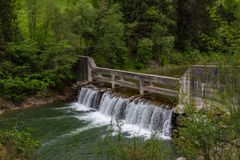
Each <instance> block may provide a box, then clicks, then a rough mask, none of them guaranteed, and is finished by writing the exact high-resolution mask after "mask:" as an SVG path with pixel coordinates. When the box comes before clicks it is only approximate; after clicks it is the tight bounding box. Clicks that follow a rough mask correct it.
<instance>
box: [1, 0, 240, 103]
mask: <svg viewBox="0 0 240 160" xmlns="http://www.w3.org/2000/svg"><path fill="white" fill-rule="evenodd" d="M239 3H240V2H239V1H237V0H223V1H220V0H219V1H218V0H211V1H197V0H194V1H192V0H191V1H190V0H188V1H180V0H176V1H172V0H170V1H169V0H158V1H144V0H130V1H119V0H113V1H112V0H101V1H96V0H81V1H75V0H68V1H67V0H58V1H54V0H50V1H49V0H42V1H37V0H9V1H5V0H1V1H0V12H1V14H0V77H1V80H0V90H1V93H0V96H3V97H5V98H10V99H14V100H17V101H19V100H21V99H22V98H23V97H24V96H26V95H31V94H46V90H47V89H49V88H54V89H58V90H59V89H60V90H61V89H62V86H63V85H64V84H66V83H69V82H71V80H73V79H74V74H73V73H72V72H71V69H72V67H73V66H74V64H75V62H76V60H77V59H76V56H75V55H76V54H81V55H88V56H92V57H94V58H95V60H96V62H97V64H98V65H100V66H105V67H113V68H120V69H121V68H122V69H142V68H146V67H149V65H150V64H155V65H166V64H169V63H170V64H177V65H179V64H190V63H199V62H205V61H206V62H208V63H209V62H211V63H214V59H215V57H224V56H226V55H229V54H233V50H236V49H237V48H239V47H238V44H239V39H240V33H239V20H240V13H239V8H240V7H239V5H240V4H239ZM235 54H236V52H235ZM237 54H238V53H237Z"/></svg>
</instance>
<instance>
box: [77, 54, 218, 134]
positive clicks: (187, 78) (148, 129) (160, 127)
mask: <svg viewBox="0 0 240 160" xmlns="http://www.w3.org/2000/svg"><path fill="white" fill-rule="evenodd" d="M77 68H78V75H79V82H78V83H77V84H78V85H77V88H80V89H79V94H78V98H77V99H78V100H77V101H78V102H77V103H79V105H80V106H85V107H87V108H88V109H90V110H93V111H96V112H98V113H100V114H102V115H105V116H108V117H111V119H112V120H113V121H118V120H120V121H123V122H124V124H127V125H131V126H132V128H134V127H137V128H138V129H136V132H138V131H137V130H141V131H142V132H143V133H148V134H147V135H148V136H149V135H150V133H155V135H157V136H158V137H160V138H170V137H171V130H172V116H173V114H179V113H183V112H184V106H187V105H186V104H187V103H189V102H190V101H194V102H195V104H196V105H197V106H199V107H203V106H206V104H207V103H206V104H205V102H206V101H216V100H215V99H214V95H215V93H216V91H217V90H219V86H221V84H220V82H219V81H217V80H216V77H218V76H219V74H220V73H219V71H218V69H217V67H216V66H203V65H194V66H191V67H189V68H188V69H187V70H186V72H185V73H184V74H183V75H182V76H181V77H179V78H175V77H168V76H161V75H152V74H142V73H136V72H128V71H123V70H115V69H109V68H102V67H98V66H97V65H96V64H95V62H94V60H93V59H92V58H91V57H86V56H79V62H78V67H77ZM96 82H97V83H98V82H100V83H107V84H110V86H111V88H112V90H114V89H115V88H116V86H120V87H125V88H129V89H135V90H138V92H139V95H141V96H144V95H145V94H147V93H154V94H158V95H163V96H167V97H171V98H175V99H177V100H178V105H176V106H169V105H166V104H160V105H153V104H151V102H149V101H146V100H144V99H142V98H136V97H130V98H123V97H121V96H118V95H116V94H114V92H113V91H112V90H104V91H101V89H98V88H95V87H88V86H87V85H86V86H84V85H85V84H91V83H96ZM216 82H217V83H216ZM75 109H76V110H78V109H80V110H81V108H79V107H77V108H75ZM100 117H101V116H100ZM133 126H134V127H133Z"/></svg>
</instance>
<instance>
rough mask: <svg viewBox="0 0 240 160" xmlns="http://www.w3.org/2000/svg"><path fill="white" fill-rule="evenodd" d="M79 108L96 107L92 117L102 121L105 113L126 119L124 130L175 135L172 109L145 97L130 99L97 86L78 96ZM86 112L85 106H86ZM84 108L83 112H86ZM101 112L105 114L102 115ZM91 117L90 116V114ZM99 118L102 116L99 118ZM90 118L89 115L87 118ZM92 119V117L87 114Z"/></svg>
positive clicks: (122, 119)
mask: <svg viewBox="0 0 240 160" xmlns="http://www.w3.org/2000/svg"><path fill="white" fill-rule="evenodd" d="M78 104H79V106H78V107H77V108H75V110H76V111H78V110H82V107H83V108H84V107H87V108H88V109H89V110H91V109H95V110H96V112H97V113H96V114H97V115H96V114H95V115H92V118H95V119H96V120H99V119H101V118H103V116H106V117H111V118H110V119H111V120H112V118H113V119H115V120H121V121H123V122H124V125H125V126H123V127H125V129H123V131H126V132H127V131H129V130H130V131H133V130H134V129H135V131H136V132H137V133H139V132H141V131H143V132H144V133H151V134H152V133H154V134H156V135H159V136H160V137H163V138H170V137H171V121H172V110H171V109H165V108H168V106H165V105H161V106H159V107H158V106H155V105H150V104H149V103H146V102H144V101H143V100H130V99H124V98H121V97H117V96H114V95H113V94H112V93H111V92H110V91H106V92H104V93H103V94H102V93H101V92H100V91H99V90H97V89H91V88H82V89H81V91H80V93H79V97H78ZM83 110H84V111H85V109H83ZM83 110H82V111H83ZM100 114H101V116H99V115H100ZM87 116H90V115H87ZM96 117H98V119H97V118H96ZM85 118H86V117H85ZM87 119H89V117H87Z"/></svg>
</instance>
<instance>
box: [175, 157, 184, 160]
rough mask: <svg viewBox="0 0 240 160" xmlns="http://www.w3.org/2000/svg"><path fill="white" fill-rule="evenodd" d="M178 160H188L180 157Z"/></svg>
mask: <svg viewBox="0 0 240 160" xmlns="http://www.w3.org/2000/svg"><path fill="white" fill-rule="evenodd" d="M176 160H186V158H184V157H178V158H177V159H176Z"/></svg>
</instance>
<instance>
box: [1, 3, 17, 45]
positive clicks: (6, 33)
mask: <svg viewBox="0 0 240 160" xmlns="http://www.w3.org/2000/svg"><path fill="white" fill-rule="evenodd" d="M15 4H16V0H8V1H5V0H0V42H1V41H2V42H12V41H17V40H19V39H20V32H19V28H18V21H17V14H16V5H15Z"/></svg>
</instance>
